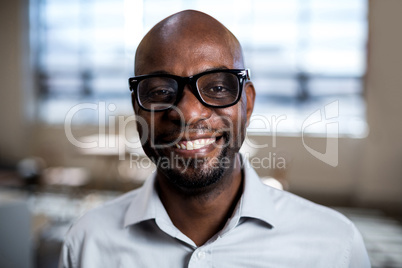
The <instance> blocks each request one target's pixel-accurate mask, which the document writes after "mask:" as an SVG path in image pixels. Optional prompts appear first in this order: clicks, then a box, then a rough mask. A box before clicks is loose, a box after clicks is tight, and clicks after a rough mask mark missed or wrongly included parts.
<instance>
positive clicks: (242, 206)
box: [124, 157, 277, 227]
mask: <svg viewBox="0 0 402 268" xmlns="http://www.w3.org/2000/svg"><path fill="white" fill-rule="evenodd" d="M242 162H243V163H244V164H243V172H244V173H243V174H244V191H243V194H242V196H241V198H240V201H239V204H238V206H237V207H236V211H235V212H234V214H233V215H234V216H235V217H239V218H242V217H245V218H255V219H259V220H261V221H264V222H266V223H267V224H269V225H270V226H272V227H274V225H275V218H276V213H277V212H276V209H275V206H274V200H273V199H272V196H273V192H272V191H276V189H273V188H271V187H268V186H265V185H264V184H263V183H262V182H261V180H260V178H259V176H258V175H257V173H256V172H255V170H254V169H253V168H252V167H251V166H250V163H249V162H248V161H247V159H245V158H244V157H243V161H242ZM155 177H156V172H155V173H154V174H152V175H151V176H150V177H149V178H148V179H147V180H146V181H145V183H144V185H143V186H142V187H141V188H140V189H138V190H137V191H138V194H137V195H135V196H134V198H133V200H132V201H131V203H130V205H129V207H128V209H127V212H126V215H125V219H124V226H125V227H127V226H128V225H132V224H137V223H139V222H142V221H146V220H150V219H156V218H157V217H158V219H159V220H163V221H165V222H171V220H170V218H169V216H168V214H167V212H166V210H165V208H164V206H163V204H162V202H161V200H160V199H159V196H158V193H157V191H156V188H155Z"/></svg>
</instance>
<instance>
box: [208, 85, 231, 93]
mask: <svg viewBox="0 0 402 268" xmlns="http://www.w3.org/2000/svg"><path fill="white" fill-rule="evenodd" d="M226 91H227V89H226V88H225V87H222V86H215V87H211V88H210V89H209V92H211V93H224V92H226Z"/></svg>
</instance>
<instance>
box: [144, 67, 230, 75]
mask: <svg viewBox="0 0 402 268" xmlns="http://www.w3.org/2000/svg"><path fill="white" fill-rule="evenodd" d="M227 69H229V68H228V67H226V66H223V65H222V66H219V67H213V68H208V69H205V70H203V71H202V72H199V73H204V72H209V71H219V70H227ZM199 73H196V74H199ZM148 74H171V73H169V72H167V71H164V70H158V71H154V72H151V73H148ZM196 74H193V75H191V76H194V75H196Z"/></svg>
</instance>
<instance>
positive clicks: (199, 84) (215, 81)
mask: <svg viewBox="0 0 402 268" xmlns="http://www.w3.org/2000/svg"><path fill="white" fill-rule="evenodd" d="M247 80H250V70H248V69H221V70H213V71H206V72H202V73H199V74H196V75H193V76H189V77H181V76H176V75H171V74H150V75H140V76H135V77H131V78H129V79H128V83H129V86H130V90H131V91H133V90H134V94H135V97H136V100H137V102H138V104H139V106H140V107H141V108H142V109H144V110H146V111H164V110H167V109H169V108H171V107H172V106H175V105H177V104H178V103H179V101H180V99H181V97H182V95H183V91H184V87H185V85H190V87H191V90H192V92H193V93H194V95H195V96H196V97H197V99H198V100H199V101H200V102H201V103H202V104H204V105H205V106H208V107H215V108H225V107H229V106H232V105H235V104H236V103H237V102H238V101H239V100H240V97H241V93H242V89H243V85H244V81H247Z"/></svg>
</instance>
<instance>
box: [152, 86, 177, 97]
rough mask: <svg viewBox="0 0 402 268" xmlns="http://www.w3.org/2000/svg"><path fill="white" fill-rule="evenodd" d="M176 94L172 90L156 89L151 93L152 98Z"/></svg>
mask: <svg viewBox="0 0 402 268" xmlns="http://www.w3.org/2000/svg"><path fill="white" fill-rule="evenodd" d="M171 94H174V90H173V89H172V88H160V87H158V88H154V89H151V90H150V91H149V96H150V97H160V96H167V95H171Z"/></svg>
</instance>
